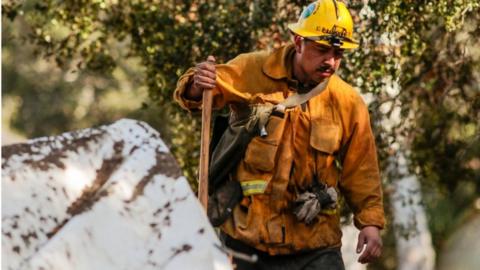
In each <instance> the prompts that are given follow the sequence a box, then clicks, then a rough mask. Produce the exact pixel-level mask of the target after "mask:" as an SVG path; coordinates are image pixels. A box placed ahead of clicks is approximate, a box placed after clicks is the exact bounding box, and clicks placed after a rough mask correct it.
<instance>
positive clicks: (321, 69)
mask: <svg viewBox="0 0 480 270" xmlns="http://www.w3.org/2000/svg"><path fill="white" fill-rule="evenodd" d="M317 71H318V72H321V73H329V74H333V73H334V72H335V70H333V68H331V67H330V66H321V67H319V68H317Z"/></svg>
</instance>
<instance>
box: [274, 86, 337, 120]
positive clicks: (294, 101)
mask: <svg viewBox="0 0 480 270" xmlns="http://www.w3.org/2000/svg"><path fill="white" fill-rule="evenodd" d="M329 80H330V79H326V80H325V81H323V82H321V83H319V84H318V85H317V86H315V87H314V88H313V89H312V90H310V91H308V92H307V93H304V94H299V93H295V94H293V95H291V96H289V97H288V98H287V99H285V100H284V101H283V102H281V103H280V104H278V105H276V106H275V109H274V110H275V111H280V112H284V111H285V109H287V108H292V107H295V106H298V105H300V104H303V103H305V102H307V101H308V100H310V99H311V98H313V97H315V96H317V95H319V94H320V93H322V92H323V91H324V90H325V88H327V85H328V81H329Z"/></svg>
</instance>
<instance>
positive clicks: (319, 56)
mask: <svg viewBox="0 0 480 270" xmlns="http://www.w3.org/2000/svg"><path fill="white" fill-rule="evenodd" d="M295 47H296V50H297V56H296V57H297V61H296V63H297V65H298V68H299V71H300V72H301V73H302V77H303V78H298V79H302V80H303V82H304V83H309V84H318V83H320V82H321V81H323V80H324V79H325V78H328V77H330V76H332V75H333V73H335V71H336V70H337V69H338V67H339V66H340V62H341V60H342V57H343V49H340V48H335V47H331V46H326V45H322V44H318V43H316V42H314V41H311V40H307V39H304V38H301V37H299V36H296V37H295Z"/></svg>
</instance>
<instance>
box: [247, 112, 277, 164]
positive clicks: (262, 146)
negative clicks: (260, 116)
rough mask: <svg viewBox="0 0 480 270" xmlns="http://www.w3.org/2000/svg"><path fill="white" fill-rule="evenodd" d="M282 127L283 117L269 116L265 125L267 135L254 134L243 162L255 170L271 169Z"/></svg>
mask: <svg viewBox="0 0 480 270" xmlns="http://www.w3.org/2000/svg"><path fill="white" fill-rule="evenodd" d="M284 127H285V119H284V118H281V117H278V116H270V118H269V120H268V123H267V125H266V131H267V134H268V135H267V136H265V137H261V136H256V137H255V138H253V139H252V141H251V142H250V144H249V145H248V147H247V150H246V152H245V163H247V164H249V165H250V166H251V167H252V168H253V169H256V170H260V171H263V172H271V171H273V169H274V167H275V159H276V155H277V150H278V146H279V144H280V140H281V139H282V135H283V129H284Z"/></svg>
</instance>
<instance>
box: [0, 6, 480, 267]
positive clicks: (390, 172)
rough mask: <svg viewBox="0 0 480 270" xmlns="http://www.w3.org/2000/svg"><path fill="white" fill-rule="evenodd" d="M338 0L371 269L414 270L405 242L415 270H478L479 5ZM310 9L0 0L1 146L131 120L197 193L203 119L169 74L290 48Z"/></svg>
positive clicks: (479, 177) (344, 75) (479, 210)
mask: <svg viewBox="0 0 480 270" xmlns="http://www.w3.org/2000/svg"><path fill="white" fill-rule="evenodd" d="M344 2H346V3H347V4H348V6H349V8H350V9H351V11H352V15H353V16H354V20H355V23H356V24H355V28H356V38H357V39H358V40H359V41H360V43H361V47H360V48H359V49H357V50H355V51H353V52H348V53H346V54H345V60H344V62H343V67H342V69H341V71H340V73H341V74H340V75H341V76H342V77H343V78H344V79H345V80H346V81H347V82H350V83H351V84H352V85H354V86H355V87H356V88H357V89H358V91H359V92H361V93H362V95H363V96H364V98H365V100H366V101H367V103H368V104H369V109H370V113H371V117H372V125H373V128H374V130H375V134H376V139H377V147H378V152H379V155H380V162H381V167H382V171H383V181H384V193H385V205H386V211H387V213H388V228H387V229H386V230H385V231H384V245H385V250H384V256H382V259H381V260H379V261H378V262H376V263H375V264H371V265H369V266H368V269H413V268H408V267H407V266H406V265H405V263H406V260H407V261H408V260H409V259H412V258H411V257H409V256H410V255H408V254H409V253H408V252H407V251H408V250H410V251H411V250H412V243H413V246H416V247H417V248H421V250H417V251H415V252H420V253H421V252H422V250H423V252H425V250H429V252H428V254H429V255H428V256H427V257H428V259H427V260H431V261H432V262H433V263H432V264H430V263H427V264H424V265H428V266H424V267H423V268H417V269H474V268H469V267H470V266H471V265H477V266H478V265H480V254H479V250H480V247H479V243H480V233H479V230H478V228H479V226H480V1H479V0H473V1H463V0H455V1H447V0H437V1H423V0H420V1H418V0H417V1H400V0H389V1H374V0H370V1H368V0H363V1H344ZM308 3H309V2H307V1H283V0H280V1H269V0H247V1H240V0H209V1H207V0H158V1H155V0H150V1H146V0H130V1H124V0H90V1H78V0H77V1H70V0H65V1H53V0H45V1H31V0H26V1H9V0H4V1H2V145H5V144H10V143H15V142H21V141H25V140H26V139H27V138H34V137H40V136H48V135H57V134H60V133H62V132H66V131H70V130H75V129H80V128H87V127H92V126H98V125H101V124H105V123H111V122H113V121H115V120H117V119H120V118H134V119H139V120H143V121H145V122H147V123H149V124H150V125H151V126H152V127H154V128H155V129H157V130H159V131H160V133H161V134H162V138H163V139H164V140H165V142H166V143H167V144H168V145H169V146H170V148H171V150H172V152H173V154H174V155H175V157H176V159H177V160H178V162H179V164H180V165H181V167H182V168H183V171H184V174H185V175H186V176H187V178H188V179H189V181H190V183H191V186H192V188H193V189H196V181H195V178H196V175H197V167H198V153H199V140H200V131H199V130H200V125H201V123H200V117H199V116H200V115H196V114H189V113H186V112H184V111H182V110H181V109H180V108H179V107H178V105H176V104H175V103H174V102H173V100H172V93H173V90H174V89H175V84H176V81H177V79H178V77H179V76H180V75H181V74H182V73H183V72H185V71H186V69H187V68H189V67H191V66H193V65H195V63H198V62H200V61H202V60H204V59H206V56H208V55H210V54H212V55H215V56H216V58H217V62H219V63H222V62H225V61H228V60H229V59H231V58H233V57H234V56H236V55H237V54H239V53H244V52H249V51H252V50H257V49H272V48H277V47H279V46H281V45H283V44H285V43H288V42H289V41H290V39H291V37H290V33H288V31H286V29H287V28H286V24H287V23H291V22H294V21H296V20H297V17H298V15H299V14H300V11H301V9H302V7H303V6H304V5H306V4H308ZM346 217H348V214H346ZM345 220H346V222H348V220H349V219H348V218H346V219H345ZM410 239H415V241H419V242H410V244H409V241H410ZM408 246H409V247H408ZM430 250H431V252H430ZM469 265H470V266H469Z"/></svg>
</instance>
